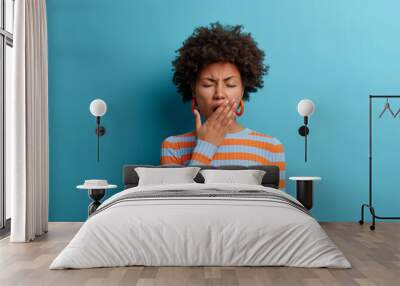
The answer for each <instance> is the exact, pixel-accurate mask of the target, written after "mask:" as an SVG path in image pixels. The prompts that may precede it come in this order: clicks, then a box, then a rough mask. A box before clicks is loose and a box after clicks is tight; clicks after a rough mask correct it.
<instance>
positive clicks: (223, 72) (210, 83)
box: [193, 62, 244, 118]
mask: <svg viewBox="0 0 400 286" xmlns="http://www.w3.org/2000/svg"><path fill="white" fill-rule="evenodd" d="M243 92H244V88H243V84H242V78H241V77H240V72H239V70H238V68H237V67H236V66H235V65H234V64H231V63H228V62H217V63H212V64H209V65H207V66H205V67H204V68H203V69H202V70H201V71H200V73H199V75H198V76H197V80H196V83H195V87H194V95H193V96H194V97H195V99H196V102H197V105H198V108H199V109H200V113H201V114H202V115H204V116H205V117H206V118H208V117H209V116H210V115H211V114H212V113H213V112H214V111H215V110H216V109H217V108H218V106H219V105H220V104H222V103H223V102H224V101H225V100H227V99H230V98H233V99H235V102H237V103H238V106H239V102H240V100H241V99H242V97H243Z"/></svg>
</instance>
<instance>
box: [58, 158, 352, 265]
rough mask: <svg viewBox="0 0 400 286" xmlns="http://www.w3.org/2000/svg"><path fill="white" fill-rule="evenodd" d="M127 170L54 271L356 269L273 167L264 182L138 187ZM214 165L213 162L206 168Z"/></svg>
mask: <svg viewBox="0 0 400 286" xmlns="http://www.w3.org/2000/svg"><path fill="white" fill-rule="evenodd" d="M138 166H143V165H126V166H124V168H123V180H124V184H125V189H124V190H123V191H121V192H119V193H117V194H115V195H113V196H112V197H110V198H108V199H107V200H105V201H104V202H103V204H102V205H100V207H99V208H98V209H97V211H96V212H95V213H93V214H92V215H91V216H90V217H89V218H88V220H87V221H86V222H85V223H84V224H83V225H82V227H81V228H80V230H79V231H78V232H77V234H76V235H75V236H74V238H73V239H72V240H71V241H70V243H69V244H68V245H67V246H66V247H65V248H64V249H63V250H62V252H61V253H60V254H59V255H58V256H57V257H56V258H55V259H54V261H53V262H52V264H51V265H50V269H66V268H67V269H68V268H92V267H116V266H130V265H144V266H291V267H312V268H314V267H329V268H351V265H350V263H349V261H348V260H347V259H346V257H345V256H344V255H343V253H342V252H341V251H340V250H339V249H338V248H337V247H336V245H335V244H334V242H333V241H332V240H331V239H330V238H329V237H328V236H327V234H326V233H325V231H324V230H323V229H322V228H321V226H320V225H319V224H318V222H317V221H316V220H315V219H314V218H313V217H312V216H311V215H310V214H309V213H308V211H307V209H305V208H304V206H302V205H301V203H300V202H298V201H297V200H296V199H295V198H293V197H292V196H290V195H289V194H287V193H285V192H283V191H280V190H278V189H277V186H278V182H279V168H278V167H276V166H250V167H242V166H224V167H218V168H219V169H250V168H252V169H260V170H264V171H265V172H266V173H265V175H264V176H263V178H262V184H261V185H246V184H233V183H232V184H220V183H211V184H205V183H203V182H204V180H203V179H202V176H201V175H200V174H198V175H197V176H196V178H195V181H196V182H195V183H187V184H165V185H162V184H160V185H152V186H138V180H139V178H138V175H137V173H136V172H135V168H136V167H138ZM201 168H202V169H205V168H215V167H203V166H201Z"/></svg>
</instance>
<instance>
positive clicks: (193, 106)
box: [192, 97, 196, 113]
mask: <svg viewBox="0 0 400 286" xmlns="http://www.w3.org/2000/svg"><path fill="white" fill-rule="evenodd" d="M195 105H196V101H195V100H194V97H193V98H192V113H194V110H195Z"/></svg>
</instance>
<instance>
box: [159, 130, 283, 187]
mask: <svg viewBox="0 0 400 286" xmlns="http://www.w3.org/2000/svg"><path fill="white" fill-rule="evenodd" d="M165 164H178V165H184V166H193V165H211V166H224V165H240V166H251V165H274V166H278V167H279V170H280V176H279V177H280V179H279V188H280V189H281V190H283V189H284V188H285V170H286V164H285V153H284V148H283V145H282V143H281V142H280V141H279V140H278V139H276V138H274V137H271V136H268V135H264V134H262V133H259V132H256V131H254V130H251V129H249V128H245V129H243V130H242V131H239V132H235V133H227V134H225V139H224V141H223V142H222V144H221V145H220V146H216V145H214V144H211V143H209V142H207V141H204V140H201V139H197V138H196V135H195V132H194V131H192V132H187V133H184V134H181V135H176V136H169V137H168V138H166V139H165V140H164V141H163V143H162V145H161V165H165Z"/></svg>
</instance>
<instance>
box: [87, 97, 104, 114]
mask: <svg viewBox="0 0 400 286" xmlns="http://www.w3.org/2000/svg"><path fill="white" fill-rule="evenodd" d="M89 109H90V112H91V113H92V114H93V115H94V116H96V117H97V116H103V115H104V114H106V112H107V104H106V103H105V102H104V100H101V99H95V100H93V101H92V102H91V103H90V108H89Z"/></svg>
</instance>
